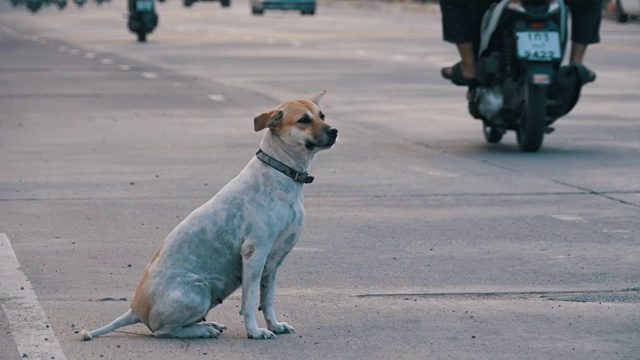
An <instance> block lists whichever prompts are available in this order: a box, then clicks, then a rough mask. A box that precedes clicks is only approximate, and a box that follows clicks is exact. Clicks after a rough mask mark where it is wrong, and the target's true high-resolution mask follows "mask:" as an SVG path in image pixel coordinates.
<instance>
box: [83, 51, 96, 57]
mask: <svg viewBox="0 0 640 360" xmlns="http://www.w3.org/2000/svg"><path fill="white" fill-rule="evenodd" d="M84 57H86V58H87V59H93V58H95V57H96V54H95V53H92V52H87V53H84Z"/></svg>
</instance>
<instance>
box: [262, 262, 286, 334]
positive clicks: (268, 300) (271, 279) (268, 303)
mask: <svg viewBox="0 0 640 360" xmlns="http://www.w3.org/2000/svg"><path fill="white" fill-rule="evenodd" d="M275 293H276V270H274V271H273V272H272V273H271V274H268V275H264V276H263V277H262V280H260V309H262V313H263V314H264V320H265V321H266V322H267V328H268V329H269V330H271V331H273V332H274V333H276V334H290V333H292V332H294V330H293V326H291V325H289V324H287V323H286V322H278V320H277V319H276V311H275V309H274V302H275Z"/></svg>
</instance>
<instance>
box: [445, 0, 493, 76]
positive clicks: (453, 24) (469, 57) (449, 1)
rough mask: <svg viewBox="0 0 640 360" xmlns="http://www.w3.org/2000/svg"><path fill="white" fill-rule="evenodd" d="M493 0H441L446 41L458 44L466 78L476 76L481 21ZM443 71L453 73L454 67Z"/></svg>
mask: <svg viewBox="0 0 640 360" xmlns="http://www.w3.org/2000/svg"><path fill="white" fill-rule="evenodd" d="M493 1H494V0H474V1H473V2H469V1H467V0H440V10H441V12H442V34H443V37H444V40H445V41H447V42H450V43H454V44H456V47H457V49H458V53H459V54H460V68H461V72H462V76H463V77H464V78H466V79H473V78H475V75H476V69H475V58H476V57H475V53H476V49H477V47H478V43H479V40H480V23H481V22H482V16H483V14H484V12H485V11H486V9H487V8H489V6H490V5H491V3H492V2H493ZM442 71H443V72H444V73H446V74H449V75H451V74H452V67H447V68H444V69H443V70H442Z"/></svg>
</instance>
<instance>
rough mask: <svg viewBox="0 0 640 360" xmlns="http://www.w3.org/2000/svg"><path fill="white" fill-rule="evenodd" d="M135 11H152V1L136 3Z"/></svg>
mask: <svg viewBox="0 0 640 360" xmlns="http://www.w3.org/2000/svg"><path fill="white" fill-rule="evenodd" d="M136 10H138V11H151V10H153V1H137V2H136Z"/></svg>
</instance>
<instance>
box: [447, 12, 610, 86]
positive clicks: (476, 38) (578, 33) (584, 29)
mask: <svg viewBox="0 0 640 360" xmlns="http://www.w3.org/2000/svg"><path fill="white" fill-rule="evenodd" d="M522 1H523V2H524V1H526V0H522ZM495 2H497V1H496V0H440V9H441V12H442V32H443V37H444V40H445V41H447V42H450V43H454V44H456V47H457V48H458V53H459V54H460V59H461V60H460V62H458V63H457V64H455V65H453V66H450V67H445V68H442V70H441V72H440V73H441V75H442V77H444V78H445V79H448V80H451V82H453V83H454V84H456V85H461V86H473V85H475V76H476V74H475V73H476V68H475V67H476V65H475V64H476V54H477V50H478V46H479V44H480V24H481V22H482V17H483V15H484V13H485V11H486V10H487V9H488V8H489V7H490V6H491V4H493V3H495ZM512 2H520V0H512ZM565 3H566V4H567V6H568V7H569V9H570V10H571V18H572V27H571V30H572V31H571V55H570V57H569V61H570V62H571V63H575V64H583V61H584V56H585V53H586V51H587V46H588V45H590V44H595V43H598V42H600V22H601V19H602V6H603V5H602V4H603V1H602V0H565Z"/></svg>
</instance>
